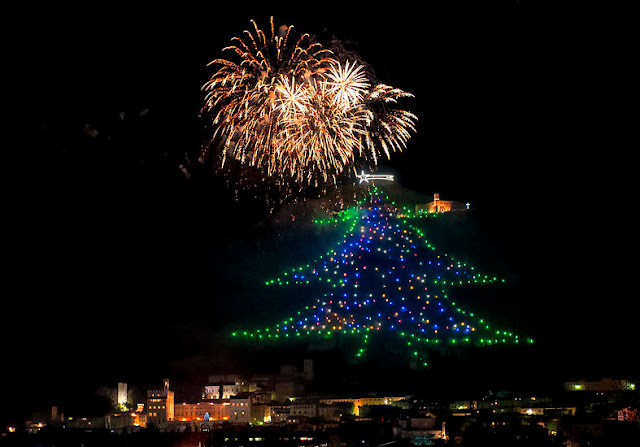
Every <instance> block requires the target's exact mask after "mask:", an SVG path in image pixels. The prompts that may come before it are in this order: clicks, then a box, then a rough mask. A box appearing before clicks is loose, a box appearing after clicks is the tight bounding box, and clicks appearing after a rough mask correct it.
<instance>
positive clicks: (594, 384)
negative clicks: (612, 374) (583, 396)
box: [564, 378, 636, 393]
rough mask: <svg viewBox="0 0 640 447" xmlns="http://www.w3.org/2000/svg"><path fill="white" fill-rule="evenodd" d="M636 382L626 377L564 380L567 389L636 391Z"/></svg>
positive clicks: (602, 391)
mask: <svg viewBox="0 0 640 447" xmlns="http://www.w3.org/2000/svg"><path fill="white" fill-rule="evenodd" d="M635 389H636V384H635V383H634V382H631V381H630V380H625V379H611V378H603V379H600V380H585V379H579V380H574V381H572V382H564V390H565V391H595V392H601V393H604V392H610V391H635Z"/></svg>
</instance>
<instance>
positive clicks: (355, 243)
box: [232, 187, 533, 366]
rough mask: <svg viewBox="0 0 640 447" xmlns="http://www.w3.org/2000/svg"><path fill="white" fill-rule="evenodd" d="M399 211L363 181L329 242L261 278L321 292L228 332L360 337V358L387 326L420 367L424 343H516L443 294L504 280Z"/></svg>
mask: <svg viewBox="0 0 640 447" xmlns="http://www.w3.org/2000/svg"><path fill="white" fill-rule="evenodd" d="M399 214H400V212H398V210H397V209H396V208H395V207H394V206H393V205H392V204H390V203H389V201H388V197H386V196H383V193H382V192H381V191H380V190H379V189H378V188H375V187H373V188H371V194H370V196H368V197H367V198H365V199H363V200H361V201H360V202H358V204H357V205H356V207H354V208H353V209H349V210H345V211H343V212H342V213H340V214H338V215H337V216H336V217H335V218H334V221H335V222H349V225H348V226H347V229H346V231H345V233H344V234H343V235H342V237H341V238H340V239H339V240H340V242H339V243H338V244H336V246H334V247H332V248H330V249H329V250H328V251H327V252H326V253H324V254H322V255H321V256H319V257H318V258H316V259H315V260H314V261H312V262H310V263H308V264H305V265H302V266H298V267H295V268H291V269H288V270H286V271H284V272H282V273H281V274H280V275H279V276H277V277H275V278H272V279H270V280H267V281H266V282H265V286H268V287H278V286H281V287H286V286H292V285H313V290H314V291H316V292H317V293H318V291H319V294H321V296H318V297H317V298H316V299H315V301H314V302H312V303H311V304H308V305H305V306H304V307H303V308H301V309H300V310H298V311H297V312H295V313H294V314H293V315H290V316H288V317H286V318H285V319H283V320H282V321H281V322H280V323H278V324H274V325H271V326H269V327H264V328H261V329H256V330H244V331H236V332H233V333H232V336H234V337H244V338H248V339H253V340H279V339H283V338H284V339H287V338H289V339H290V338H298V337H306V336H315V337H317V336H324V337H332V336H334V335H337V334H349V335H354V336H357V337H360V341H359V343H360V345H361V347H360V349H359V350H358V351H357V353H356V354H355V356H356V357H363V356H364V355H365V353H366V346H367V344H368V343H369V342H370V341H371V338H372V336H373V335H374V334H378V333H385V334H386V333H391V334H394V335H395V336H397V337H399V338H400V339H401V340H402V342H403V344H405V345H406V346H407V348H409V352H410V355H411V357H412V360H414V361H416V362H418V363H419V364H421V365H423V366H427V361H426V358H427V355H426V353H425V349H428V348H429V347H433V346H453V345H469V346H490V345H496V344H502V343H516V344H517V343H521V339H520V337H519V336H518V335H516V334H515V333H513V332H511V331H507V330H503V329H496V328H494V327H493V326H492V325H491V324H489V323H488V322H487V321H486V320H485V319H484V318H481V317H479V316H478V315H477V314H476V313H474V312H470V311H468V310H466V309H464V308H463V307H462V306H460V305H458V304H456V302H454V301H453V300H452V298H451V290H452V289H455V288H456V287H460V286H465V285H478V284H500V283H504V282H505V280H504V279H499V278H498V277H497V276H492V275H487V274H483V273H479V272H478V271H477V270H476V268H475V267H473V266H470V265H468V264H467V263H464V262H461V261H459V260H457V259H455V258H454V257H453V256H450V255H448V254H446V253H439V252H438V250H437V249H436V247H435V246H434V245H433V243H432V242H431V241H429V240H428V239H427V238H426V237H425V234H424V232H423V231H422V230H421V229H420V228H417V227H416V226H415V225H412V224H410V223H408V220H407V217H406V216H405V217H399ZM403 216H404V214H403ZM327 223H328V222H327V221H321V222H319V224H323V225H324V224H327ZM323 292H324V293H323ZM525 342H529V343H531V342H533V340H531V339H527V340H526V341H525Z"/></svg>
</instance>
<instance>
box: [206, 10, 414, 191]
mask: <svg viewBox="0 0 640 447" xmlns="http://www.w3.org/2000/svg"><path fill="white" fill-rule="evenodd" d="M251 24H252V25H253V29H252V30H251V31H249V30H245V31H244V33H243V37H242V38H241V37H234V38H232V39H231V41H232V45H230V46H228V47H226V48H224V49H223V51H231V52H232V53H233V54H234V55H235V57H236V58H237V59H239V61H236V62H234V61H232V60H228V59H221V58H220V59H215V60H213V61H212V62H210V64H209V65H218V66H219V68H218V70H217V71H216V72H215V73H214V75H213V76H212V77H211V78H210V79H209V81H208V82H207V83H205V84H204V86H203V90H204V91H205V92H206V95H205V104H204V107H203V110H204V111H206V112H208V113H210V117H211V118H210V119H211V121H210V122H211V126H212V129H213V133H212V139H211V143H210V144H209V145H207V149H206V151H208V150H210V149H211V148H213V149H214V150H216V151H217V153H218V159H219V164H220V166H221V167H224V166H225V165H226V164H227V163H228V161H229V160H235V161H236V162H238V163H240V164H241V165H249V166H253V167H255V168H256V169H258V171H259V172H261V173H262V176H263V177H264V178H265V179H275V180H277V181H278V182H280V183H281V184H287V183H289V182H295V183H296V184H302V185H305V184H306V185H318V184H323V183H328V182H334V183H335V182H336V179H337V177H338V176H339V175H340V174H341V173H343V172H345V170H349V169H352V168H354V164H355V163H356V162H357V161H358V160H360V159H365V160H370V161H373V163H377V160H378V156H379V153H380V152H381V153H384V154H385V155H386V156H387V157H390V154H391V152H394V151H401V150H402V149H403V148H405V147H406V143H407V141H408V140H409V138H410V136H411V133H410V131H413V132H415V125H414V123H415V121H416V120H417V117H416V116H415V115H414V114H412V113H410V112H407V111H404V110H400V109H396V108H395V107H394V106H395V103H396V102H397V100H398V99H399V98H403V97H410V96H412V95H411V94H409V93H406V92H404V91H402V90H400V89H398V88H394V87H390V86H387V85H385V84H377V85H373V86H372V83H371V82H370V80H369V79H368V77H367V75H366V73H365V70H364V68H363V66H362V65H359V64H358V63H356V62H353V61H349V60H347V61H345V62H344V63H341V62H339V61H338V60H337V59H336V58H335V55H334V54H333V53H332V51H330V50H329V49H326V48H323V47H322V45H321V44H319V43H315V42H313V40H312V38H311V36H309V35H308V34H303V35H302V36H300V37H299V38H298V39H297V40H293V39H292V36H291V29H292V28H293V27H286V26H282V27H280V28H279V29H278V30H277V31H276V30H275V27H274V24H273V17H272V18H271V21H270V31H271V33H270V37H267V35H266V34H265V33H264V32H263V31H262V30H260V29H259V28H258V26H257V24H256V22H255V21H253V20H252V21H251Z"/></svg>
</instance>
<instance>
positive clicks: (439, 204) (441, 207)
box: [416, 193, 469, 214]
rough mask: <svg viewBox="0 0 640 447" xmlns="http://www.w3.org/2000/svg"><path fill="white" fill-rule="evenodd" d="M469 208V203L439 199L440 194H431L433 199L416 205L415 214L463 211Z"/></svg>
mask: <svg viewBox="0 0 640 447" xmlns="http://www.w3.org/2000/svg"><path fill="white" fill-rule="evenodd" d="M466 209H469V204H468V203H467V204H462V203H460V202H455V201H453V200H440V194H438V193H436V194H434V195H433V201H432V202H429V203H426V204H417V205H416V214H424V213H447V212H450V211H463V210H466Z"/></svg>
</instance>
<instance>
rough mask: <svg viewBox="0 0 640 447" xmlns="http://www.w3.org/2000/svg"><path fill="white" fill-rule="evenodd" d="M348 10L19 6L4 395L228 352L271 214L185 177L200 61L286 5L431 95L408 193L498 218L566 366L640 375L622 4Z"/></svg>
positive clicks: (407, 167) (390, 79) (304, 23)
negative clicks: (242, 278) (635, 358)
mask: <svg viewBox="0 0 640 447" xmlns="http://www.w3.org/2000/svg"><path fill="white" fill-rule="evenodd" d="M336 8H337V6H335V5H324V4H323V5H317V4H316V3H313V4H312V3H306V2H298V3H296V4H294V6H290V5H283V4H278V5H275V6H274V5H270V4H267V3H264V4H261V5H260V6H257V7H256V6H253V5H251V6H249V4H246V3H244V2H243V3H238V4H237V5H235V4H233V5H231V4H230V5H227V6H225V7H220V6H218V5H217V4H215V5H214V4H213V3H212V4H211V5H209V6H206V7H189V6H188V5H175V4H172V5H167V6H158V5H153V6H135V7H134V6H130V5H127V6H117V5H115V4H112V3H108V4H105V5H99V4H98V5H94V4H92V5H83V6H82V7H81V8H75V7H74V8H71V7H60V6H59V5H55V6H48V7H46V8H45V9H40V8H38V9H35V10H22V11H19V12H18V13H16V15H15V19H16V23H17V24H18V25H19V26H18V27H17V28H18V30H19V31H17V32H16V34H15V36H14V37H15V38H14V40H13V41H12V45H11V49H10V55H11V56H14V55H15V56H16V58H15V63H14V64H12V67H11V71H12V73H14V74H16V75H17V76H16V77H17V80H16V82H15V84H12V85H8V86H7V88H8V89H11V90H13V91H12V92H10V93H12V94H13V93H17V94H18V97H19V98H20V99H21V105H20V107H18V108H16V109H15V112H14V115H15V117H17V118H18V120H19V121H20V124H22V126H24V128H25V129H26V130H24V131H22V126H21V127H20V129H21V131H22V132H23V133H22V135H21V136H22V138H21V140H20V143H19V144H17V145H14V146H12V147H11V148H10V149H6V150H5V151H6V152H7V153H8V154H7V157H6V158H5V159H6V160H7V161H8V163H7V166H6V167H5V173H6V175H5V180H6V183H7V186H6V187H5V191H6V192H7V194H6V197H7V199H6V203H7V208H6V210H7V211H6V212H5V219H8V220H10V221H11V224H12V225H10V226H9V228H10V230H5V234H6V236H7V237H6V238H7V240H8V247H9V250H8V256H9V260H10V264H11V266H10V267H9V268H8V269H6V270H5V271H6V273H7V276H8V279H9V281H8V282H7V287H6V289H5V290H6V297H5V299H4V300H3V301H4V304H3V307H4V311H3V312H2V316H3V340H4V341H5V345H6V348H5V351H4V358H5V359H7V361H6V362H3V363H5V365H9V367H8V368H6V369H8V371H6V370H5V371H3V372H6V373H7V374H8V378H7V380H9V381H10V382H9V383H15V384H16V386H15V387H14V388H13V390H12V392H11V393H9V399H10V400H12V401H15V402H18V401H20V400H22V399H23V398H24V394H23V390H24V388H23V387H26V388H27V390H28V391H26V393H27V395H28V399H27V398H25V399H24V400H25V401H28V402H32V401H33V402H36V401H38V402H40V401H39V399H38V392H36V391H35V389H34V388H40V387H45V388H46V389H47V390H48V391H46V392H45V391H41V392H42V393H43V394H44V396H43V397H42V401H43V402H44V401H46V402H50V401H53V400H55V399H56V398H57V397H59V396H60V395H61V394H62V392H61V391H60V390H61V389H62V388H63V387H64V386H70V384H72V383H73V382H74V380H80V381H81V382H83V383H84V384H90V385H93V384H96V383H101V381H102V382H104V381H109V380H113V381H117V380H120V377H123V376H124V378H125V379H127V378H128V379H127V380H139V381H145V380H152V379H153V377H152V378H150V377H149V375H156V376H157V377H155V378H156V379H157V380H160V378H161V375H162V374H163V373H165V372H167V373H170V372H171V371H173V370H175V369H176V367H175V363H176V361H177V359H179V358H183V357H184V358H192V359H193V358H195V357H194V356H198V355H206V352H207V350H209V349H212V346H214V347H215V345H216V343H218V342H216V341H215V340H214V341H211V340H210V339H209V338H208V334H209V332H208V329H207V328H208V327H210V326H211V327H214V328H216V329H217V328H219V327H221V326H224V324H225V323H224V321H226V320H228V318H229V317H230V316H229V315H226V314H225V312H226V310H225V309H226V307H225V305H224V304H219V305H218V304H216V303H218V302H220V303H224V300H225V297H226V296H227V295H225V294H226V293H227V290H225V289H224V288H223V289H216V286H215V284H214V285H212V284H211V283H212V282H214V279H212V278H215V281H221V278H219V277H218V276H216V275H217V273H216V272H217V271H218V269H219V268H220V267H221V266H222V265H223V264H224V263H225V260H224V259H221V256H232V255H231V254H230V253H233V251H234V250H235V249H236V248H237V247H241V246H242V245H243V244H247V242H246V241H245V240H244V239H243V238H244V235H245V234H246V233H244V232H245V231H248V230H249V229H254V231H255V228H256V227H255V224H256V223H259V222H260V218H261V214H260V212H259V211H254V210H255V209H256V208H255V204H251V205H246V204H238V203H235V202H233V201H230V200H228V198H229V192H228V191H226V190H225V188H223V187H222V186H221V185H220V184H219V183H217V182H216V180H215V179H211V176H207V175H204V174H202V175H196V176H194V177H195V178H196V179H195V180H193V179H192V181H190V182H187V181H186V180H185V179H184V176H183V175H182V174H181V173H180V171H179V169H178V165H179V164H180V163H183V162H184V160H185V154H186V155H190V156H193V154H196V153H197V152H198V150H199V147H200V144H201V142H202V141H201V140H202V133H201V127H202V121H201V120H199V119H198V113H199V107H200V105H201V101H202V94H201V92H200V86H201V85H202V84H203V83H204V82H205V81H206V79H207V77H208V76H210V75H211V72H210V71H208V69H207V68H206V63H207V62H208V61H210V60H212V59H214V58H216V57H219V56H220V50H221V48H222V47H224V46H226V45H227V43H228V42H229V39H230V38H231V37H233V36H235V35H238V34H239V33H240V32H241V31H242V30H243V29H245V28H247V27H248V26H249V19H252V18H253V19H256V20H257V21H258V23H259V24H260V25H262V26H265V27H266V26H267V24H268V18H269V16H270V15H273V16H274V18H275V23H276V26H278V25H280V24H283V23H284V24H293V25H294V26H295V29H297V30H298V32H305V31H306V32H310V33H312V34H316V35H320V36H327V35H335V36H336V37H338V38H340V39H342V40H344V41H346V42H348V43H349V45H351V47H352V48H354V49H355V50H356V51H357V52H358V53H359V54H360V55H361V56H362V57H363V59H364V60H366V61H367V62H368V63H369V64H370V65H371V66H372V68H373V69H374V70H375V73H376V75H377V77H378V78H379V80H380V81H381V82H385V83H388V84H391V85H394V86H397V87H400V88H402V89H403V90H406V91H409V92H412V93H413V94H415V99H411V100H407V101H406V103H405V106H406V107H407V108H408V109H410V110H412V111H414V112H415V113H416V114H417V115H418V117H419V124H418V132H417V135H416V136H415V137H414V138H413V139H412V140H411V142H410V144H409V146H408V148H407V150H406V151H405V152H404V153H402V154H397V155H395V156H394V157H393V160H392V161H391V162H390V163H389V164H388V168H389V169H393V170H394V172H396V173H397V176H398V178H399V182H400V184H401V185H402V186H404V187H406V188H409V189H412V190H416V191H418V192H420V193H423V194H432V193H434V192H440V194H441V196H442V197H443V198H451V199H458V200H461V201H467V200H468V201H470V202H471V203H472V204H474V205H475V206H477V207H478V208H479V209H483V210H484V213H485V214H487V215H490V216H491V219H490V221H491V222H492V223H493V224H492V226H491V227H488V229H487V231H488V233H487V238H488V239H490V240H492V241H496V244H499V246H500V248H499V249H498V250H497V253H498V254H499V255H500V256H503V257H504V260H503V262H511V263H512V270H513V271H515V272H516V274H517V276H518V277H524V278H525V279H524V280H523V281H524V282H523V284H525V286H526V288H527V292H526V293H525V294H524V297H523V298H521V299H522V305H521V306H520V307H517V309H519V310H520V311H522V312H531V315H532V318H535V319H538V320H539V321H538V322H534V323H533V324H532V323H531V322H529V323H528V325H529V327H535V326H539V327H540V329H539V330H538V333H536V334H534V335H535V336H536V337H538V338H541V339H543V340H545V343H548V344H546V345H545V346H546V347H548V349H549V350H550V352H553V353H554V356H553V358H554V359H556V358H558V357H562V356H565V354H566V356H568V357H565V358H569V359H573V358H574V357H575V360H576V362H577V363H578V364H580V365H581V366H580V367H581V368H583V369H584V370H585V374H589V373H590V371H589V370H588V366H589V365H590V364H597V365H598V368H595V369H594V370H593V371H596V370H597V373H600V372H603V373H607V372H608V371H607V370H606V368H602V365H603V362H605V364H606V362H610V363H611V364H612V365H613V366H612V368H611V371H609V372H610V373H611V374H616V373H619V372H620V371H628V370H629V368H627V367H626V366H625V365H626V360H625V353H628V352H629V350H630V349H632V347H633V345H634V344H635V337H636V336H637V329H636V323H635V314H634V312H635V311H633V310H632V305H633V304H634V292H633V290H634V289H633V285H631V291H629V290H630V289H629V285H630V284H633V281H634V280H635V276H636V271H635V268H636V266H637V262H635V261H634V260H631V261H629V259H628V255H629V254H631V255H632V256H633V255H636V254H637V240H636V237H635V225H634V217H633V211H634V197H633V192H635V189H633V188H632V185H633V179H634V176H633V174H634V168H633V167H632V165H631V163H632V159H630V155H631V154H632V151H633V150H634V149H635V146H637V141H636V140H637V139H636V138H634V137H635V135H634V134H632V128H631V119H630V118H629V114H628V113H627V109H626V108H625V105H626V104H627V102H628V100H627V99H626V98H627V96H628V91H627V89H626V88H627V85H628V84H626V81H625V80H626V76H627V75H626V70H625V60H626V58H627V57H628V55H626V56H625V55H624V51H623V48H624V45H625V43H626V40H627V37H628V35H629V33H630V28H628V26H627V25H626V23H627V20H626V19H627V18H628V17H627V14H625V12H624V11H604V10H600V9H597V8H591V7H586V6H584V5H580V6H576V7H570V6H563V7H559V6H553V7H550V6H540V5H537V6H532V5H531V4H530V3H529V2H502V4H498V5H495V4H492V5H491V6H488V5H479V4H477V3H476V2H469V3H468V4H467V3H464V2H463V3H460V2H456V3H452V2H429V3H426V4H425V5H422V6H421V8H420V9H416V7H414V6H409V5H408V4H404V3H402V2H400V3H395V4H393V5H386V6H385V5H383V6H380V7H378V6H374V5H366V6H364V7H363V6H358V7H355V6H349V5H347V6H346V7H345V6H342V5H341V6H340V9H339V10H338V9H336ZM121 112H124V115H123V116H124V119H121V118H120V115H119V114H120V113H121ZM92 130H97V131H98V134H97V136H94V137H92V136H89V135H88V134H87V132H89V133H90V132H91V131H92ZM85 131H86V132H85ZM634 141H636V143H633V142H634ZM251 207H253V208H251ZM250 208H251V209H250ZM234 244H235V245H234ZM238 249H240V248H238ZM283 267H285V266H283ZM218 275H219V274H218ZM230 284H231V285H229V284H227V285H226V286H228V287H232V286H233V285H237V283H233V282H231V283H230ZM523 287H524V286H523ZM216 290H218V292H216ZM220 290H222V292H220ZM216 293H217V294H216ZM167 298H169V299H170V301H169V302H167ZM10 323H11V324H10ZM163 324H164V326H163V328H162V329H158V330H157V332H153V331H155V330H156V329H150V328H151V327H154V328H155V327H158V325H163ZM543 328H544V329H543ZM212 333H215V329H214V330H212ZM154 337H155V338H154ZM163 337H164V339H165V340H166V344H163V343H162V342H161V341H159V340H162V339H163ZM132 346H135V347H136V348H135V350H133V351H132ZM572 350H575V352H576V354H573V356H572V354H571V352H572ZM590 356H591V357H592V358H593V362H589V361H587V360H585V359H588V358H589V357H590ZM571 361H572V360H566V362H569V363H570V362H571ZM172 362H173V363H172ZM172 365H173V366H172ZM172 367H173V368H174V369H173V370H172ZM192 368H194V369H197V367H192ZM585 368H586V369H585ZM178 369H179V368H178ZM207 372H208V371H207ZM573 372H574V373H578V371H573Z"/></svg>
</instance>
